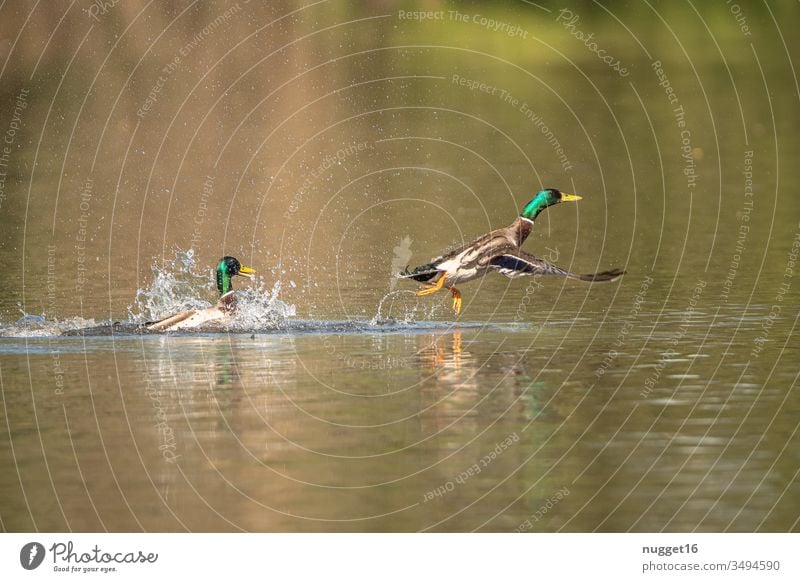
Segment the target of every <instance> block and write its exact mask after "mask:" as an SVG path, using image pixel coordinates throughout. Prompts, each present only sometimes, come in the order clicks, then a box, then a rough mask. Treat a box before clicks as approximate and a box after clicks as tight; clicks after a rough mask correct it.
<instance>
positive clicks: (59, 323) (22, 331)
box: [0, 311, 97, 338]
mask: <svg viewBox="0 0 800 582" xmlns="http://www.w3.org/2000/svg"><path fill="white" fill-rule="evenodd" d="M95 325H97V322H95V320H94V319H84V318H83V317H69V318H67V319H63V320H59V319H53V320H49V319H47V318H46V317H45V315H44V314H42V315H33V314H30V313H25V312H24V311H23V312H22V317H20V318H19V319H18V320H17V321H15V322H14V323H9V324H6V325H2V324H0V337H30V338H35V337H53V336H57V335H61V334H62V333H64V332H65V331H70V330H75V329H82V328H86V327H91V326H95Z"/></svg>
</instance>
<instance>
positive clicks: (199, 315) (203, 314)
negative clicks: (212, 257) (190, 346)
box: [145, 257, 255, 331]
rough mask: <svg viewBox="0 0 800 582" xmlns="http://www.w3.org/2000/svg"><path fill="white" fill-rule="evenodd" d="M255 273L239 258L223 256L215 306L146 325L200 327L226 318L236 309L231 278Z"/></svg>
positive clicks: (157, 328) (158, 328) (154, 327)
mask: <svg viewBox="0 0 800 582" xmlns="http://www.w3.org/2000/svg"><path fill="white" fill-rule="evenodd" d="M254 273H255V271H254V270H253V269H251V268H250V267H245V266H243V265H242V264H241V263H240V262H239V260H238V259H236V258H234V257H222V258H221V259H220V260H219V263H218V264H217V272H216V279H217V290H218V291H219V294H220V298H219V301H217V304H216V305H215V306H214V307H209V308H207V309H189V310H187V311H181V312H180V313H176V314H175V315H171V316H169V317H167V318H164V319H162V320H160V321H155V322H150V323H147V324H145V327H146V328H147V329H149V330H151V331H173V330H177V329H191V328H195V327H200V326H201V325H204V324H206V323H209V322H211V321H217V320H220V319H225V318H226V317H229V316H230V315H231V314H232V313H234V312H235V311H236V294H235V293H234V291H233V284H232V283H231V279H233V277H235V276H236V275H241V276H243V277H248V278H252V276H253V274H254Z"/></svg>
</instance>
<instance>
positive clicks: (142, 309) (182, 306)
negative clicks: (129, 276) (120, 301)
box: [128, 249, 216, 323]
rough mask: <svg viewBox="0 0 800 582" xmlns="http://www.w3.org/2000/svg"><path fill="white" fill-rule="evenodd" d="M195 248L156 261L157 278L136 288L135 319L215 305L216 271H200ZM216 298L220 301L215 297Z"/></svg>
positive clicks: (132, 313)
mask: <svg viewBox="0 0 800 582" xmlns="http://www.w3.org/2000/svg"><path fill="white" fill-rule="evenodd" d="M196 268H197V261H196V259H195V256H194V251H193V250H192V249H189V250H188V251H180V250H178V251H176V252H175V258H174V259H172V260H165V261H163V262H162V264H161V265H159V264H158V263H153V264H152V265H151V267H150V270H151V271H152V273H153V282H152V283H151V284H150V285H148V286H147V287H145V288H143V289H138V290H137V291H136V298H135V299H134V303H133V305H130V306H128V316H129V317H130V320H131V322H132V323H144V322H146V321H157V320H159V319H163V318H164V317H168V316H170V315H172V314H173V313H178V312H180V311H185V310H187V309H205V308H206V307H211V306H212V305H213V302H212V299H213V294H212V291H211V290H212V289H214V275H213V273H210V274H209V273H208V272H197V271H196ZM213 301H216V300H215V299H213Z"/></svg>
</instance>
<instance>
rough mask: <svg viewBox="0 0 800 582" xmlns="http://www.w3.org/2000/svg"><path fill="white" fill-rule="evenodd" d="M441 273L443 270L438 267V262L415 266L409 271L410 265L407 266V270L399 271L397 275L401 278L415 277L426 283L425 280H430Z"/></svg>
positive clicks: (416, 279)
mask: <svg viewBox="0 0 800 582" xmlns="http://www.w3.org/2000/svg"><path fill="white" fill-rule="evenodd" d="M439 273H441V271H439V270H438V269H437V268H436V263H428V264H427V265H420V266H419V267H415V268H414V270H413V271H409V270H408V267H406V268H405V270H404V271H402V272H400V273H398V275H397V276H398V277H399V278H400V279H414V280H415V281H420V282H422V283H424V282H425V281H430V280H431V279H433V278H434V277H435V276H436V275H438V274H439Z"/></svg>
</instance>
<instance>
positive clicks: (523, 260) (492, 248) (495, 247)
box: [398, 188, 625, 314]
mask: <svg viewBox="0 0 800 582" xmlns="http://www.w3.org/2000/svg"><path fill="white" fill-rule="evenodd" d="M580 199H581V197H580V196H576V195H574V194H564V193H562V192H560V191H559V190H556V189H555V188H547V189H545V190H542V191H541V192H539V193H538V194H536V196H534V197H533V199H532V200H531V201H530V202H528V204H526V205H525V208H523V209H522V213H521V214H520V215H519V216H518V217H517V219H516V220H514V222H512V223H511V225H510V226H507V227H505V228H499V229H497V230H493V231H492V232H490V233H488V234H485V235H483V236H482V237H479V238H477V239H475V240H474V241H472V242H471V243H469V244H468V245H465V246H463V247H460V248H458V249H456V250H454V251H451V252H449V253H447V254H445V255H442V256H441V257H436V258H435V259H433V260H432V261H431V262H430V263H428V264H426V265H420V266H419V267H417V268H415V269H414V270H412V271H409V270H408V267H406V269H405V271H403V272H402V273H400V274H399V275H398V276H399V277H402V278H406V279H414V280H415V281H420V282H421V283H424V284H425V285H426V288H424V289H421V290H419V291H417V295H418V296H423V295H430V294H431V293H436V292H437V291H439V290H440V289H441V288H442V287H445V288H447V289H449V290H450V292H451V293H452V294H453V309H454V310H455V312H456V314H458V313H461V293H460V292H459V291H458V289H456V288H455V287H454V285H455V284H456V283H464V282H466V281H472V280H473V279H477V278H478V277H483V276H484V275H486V273H489V272H490V271H496V272H498V273H500V274H501V275H505V276H506V277H508V278H510V279H513V278H515V277H522V276H525V275H561V276H564V277H569V278H570V279H578V280H580V281H589V282H592V283H596V282H598V281H613V280H615V279H617V278H618V277H620V276H622V275H624V274H625V271H620V270H619V269H612V270H610V271H603V272H601V273H593V274H590V275H576V274H574V273H570V272H569V271H567V270H565V269H562V268H561V267H557V266H556V265H553V264H552V263H549V262H547V261H545V260H544V259H540V258H538V257H535V256H533V255H531V254H528V253H526V252H525V251H523V250H520V246H522V243H524V242H525V239H526V238H528V235H529V234H530V233H531V229H532V228H533V221H534V220H536V217H537V216H539V214H541V212H542V211H543V210H544V209H545V208H547V207H548V206H553V205H555V204H559V203H561V202H577V201H578V200H580ZM432 279H436V280H435V281H433V282H430V283H429V281H431V280H432Z"/></svg>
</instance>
